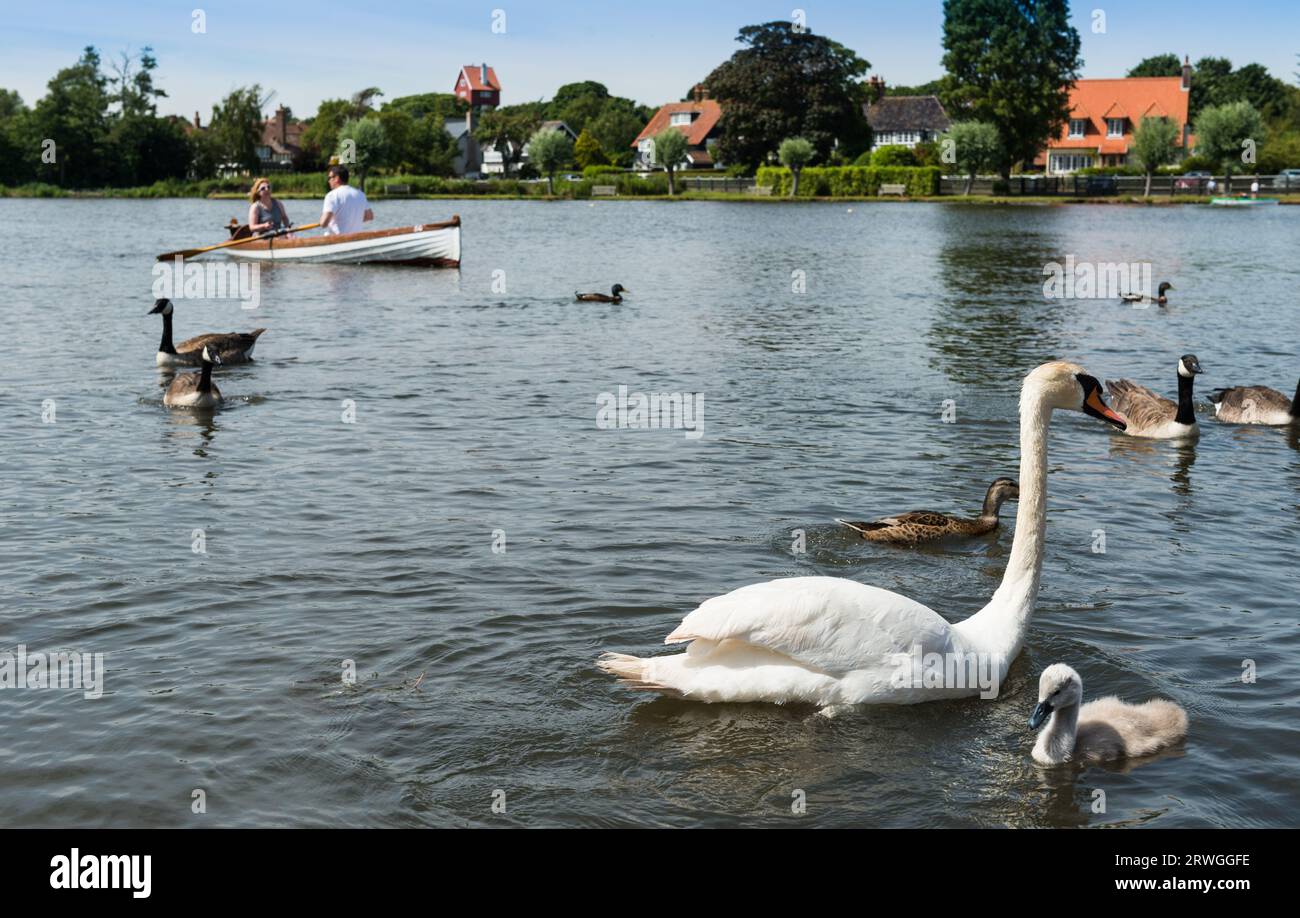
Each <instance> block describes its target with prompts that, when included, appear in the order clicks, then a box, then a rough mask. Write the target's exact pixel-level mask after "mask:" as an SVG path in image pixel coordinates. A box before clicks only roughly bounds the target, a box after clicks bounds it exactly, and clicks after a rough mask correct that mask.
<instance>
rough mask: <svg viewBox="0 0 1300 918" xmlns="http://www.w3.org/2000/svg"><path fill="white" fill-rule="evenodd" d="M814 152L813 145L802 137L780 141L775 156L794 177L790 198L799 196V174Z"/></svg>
mask: <svg viewBox="0 0 1300 918" xmlns="http://www.w3.org/2000/svg"><path fill="white" fill-rule="evenodd" d="M816 152H817V151H816V150H814V149H813V145H812V144H811V143H809V142H808V141H807V140H805V139H804V138H802V137H790V138H787V139H785V140H783V141H781V146H780V147H779V148H778V149H777V154H776V155H777V157H778V158H779V159H780V160H781V165H783V166H785V167H786V168H787V169H789V170H790V175H792V176H793V177H794V181H793V182H791V184H790V197H792V198H794V197H798V196H799V174H800V173H801V172H803V167H804V166H806V165H808V163H810V162H811V161H812V158H813V156H814V155H816Z"/></svg>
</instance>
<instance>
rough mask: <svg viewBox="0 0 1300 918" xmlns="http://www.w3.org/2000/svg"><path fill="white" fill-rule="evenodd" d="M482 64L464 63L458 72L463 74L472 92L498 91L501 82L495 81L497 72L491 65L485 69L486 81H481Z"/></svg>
mask: <svg viewBox="0 0 1300 918" xmlns="http://www.w3.org/2000/svg"><path fill="white" fill-rule="evenodd" d="M483 66H484V65H482V64H466V65H465V66H464V67H462V68H460V72H461V73H463V74H464V75H465V79H466V81H468V83H469V88H470V90H472V91H473V92H493V91H496V92H500V91H501V84H500V83H499V82H497V72H496V71H495V70H493V69H492V68H491V67H488V69H487V77H488V78H487V83H484V82H483Z"/></svg>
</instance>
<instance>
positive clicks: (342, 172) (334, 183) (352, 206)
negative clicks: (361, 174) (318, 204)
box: [320, 166, 375, 236]
mask: <svg viewBox="0 0 1300 918" xmlns="http://www.w3.org/2000/svg"><path fill="white" fill-rule="evenodd" d="M329 183H330V193H329V194H327V195H325V211H324V213H322V214H321V215H320V225H321V226H322V227H324V228H325V232H326V233H327V234H328V235H330V236H339V235H342V234H343V233H359V232H360V231H361V224H363V223H368V222H370V221H371V220H373V219H375V214H374V211H372V210H371V209H370V202H369V201H367V200H366V193H365V192H364V191H358V190H357V189H355V188H353V187H352V186H351V185H349V184H348V167H347V166H330V173H329Z"/></svg>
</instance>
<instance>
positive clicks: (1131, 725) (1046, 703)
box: [1029, 663, 1187, 765]
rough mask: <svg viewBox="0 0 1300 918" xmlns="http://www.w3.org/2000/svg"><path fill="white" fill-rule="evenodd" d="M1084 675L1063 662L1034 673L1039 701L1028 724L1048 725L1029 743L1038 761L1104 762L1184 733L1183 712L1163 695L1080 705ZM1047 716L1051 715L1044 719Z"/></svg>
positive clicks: (1165, 742)
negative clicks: (1139, 701) (1136, 700)
mask: <svg viewBox="0 0 1300 918" xmlns="http://www.w3.org/2000/svg"><path fill="white" fill-rule="evenodd" d="M1082 701H1083V680H1082V679H1080V678H1079V674H1078V673H1077V672H1075V671H1074V670H1073V669H1072V668H1070V667H1069V666H1066V665H1065V664H1064V663H1053V664H1052V665H1051V666H1049V667H1047V669H1045V670H1043V674H1042V676H1040V677H1039V679H1038V706H1037V707H1035V708H1034V713H1033V714H1031V715H1029V726H1030V727H1031V728H1033V729H1037V728H1038V726H1039V725H1040V724H1042V723H1043V721H1047V726H1046V727H1044V728H1043V731H1042V732H1041V733H1039V734H1038V741H1037V742H1036V743H1034V752H1033V756H1034V761H1035V762H1038V763H1039V764H1040V765H1060V764H1062V763H1065V762H1104V761H1107V760H1110V759H1123V758H1133V757H1136V756H1141V755H1150V754H1151V753H1153V752H1159V751H1160V750H1161V749H1164V748H1165V747H1166V746H1172V745H1173V744H1174V743H1176V742H1178V741H1179V740H1181V739H1182V738H1183V737H1185V736H1186V735H1187V712H1186V711H1184V710H1183V709H1182V708H1181V707H1179V706H1178V705H1176V704H1174V703H1173V702H1172V701H1168V700H1166V699H1164V698H1152V699H1151V700H1150V701H1146V702H1143V703H1142V704H1127V703H1126V702H1123V701H1120V700H1119V699H1118V698H1116V697H1115V696H1114V695H1111V696H1109V697H1106V698H1098V699H1097V700H1096V701H1090V702H1088V703H1087V704H1085V705H1082V706H1080V702H1082ZM1048 718H1050V720H1049V719H1048Z"/></svg>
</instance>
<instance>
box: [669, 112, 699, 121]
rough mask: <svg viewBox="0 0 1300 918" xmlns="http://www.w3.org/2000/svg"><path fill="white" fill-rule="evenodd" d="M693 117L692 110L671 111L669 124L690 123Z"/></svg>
mask: <svg viewBox="0 0 1300 918" xmlns="http://www.w3.org/2000/svg"><path fill="white" fill-rule="evenodd" d="M694 118H695V113H694V112H673V115H672V119H671V121H670V122H669V123H670V124H690V123H691V121H692V120H694Z"/></svg>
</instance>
